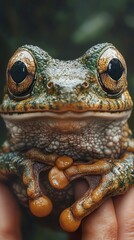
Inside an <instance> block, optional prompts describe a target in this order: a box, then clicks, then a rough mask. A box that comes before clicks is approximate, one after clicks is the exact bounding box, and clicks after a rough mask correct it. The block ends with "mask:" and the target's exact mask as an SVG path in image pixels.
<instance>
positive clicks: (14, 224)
mask: <svg viewBox="0 0 134 240" xmlns="http://www.w3.org/2000/svg"><path fill="white" fill-rule="evenodd" d="M84 187H85V188H86V186H84V185H83V183H82V184H81V185H80V184H79V191H78V189H77V188H78V187H76V195H77V197H78V195H79V194H80V193H81V192H82V191H84ZM81 189H82V190H81ZM81 229H82V230H81V231H82V236H80V234H79V235H78V236H77V238H76V240H79V239H80V240H133V239H134V188H131V189H130V190H129V191H128V192H127V193H125V194H124V195H122V196H117V197H115V198H114V199H113V200H112V199H109V200H107V201H106V202H105V203H104V204H102V205H101V206H100V207H99V208H98V209H97V210H95V211H94V212H93V213H91V214H90V215H89V216H88V217H87V218H85V219H84V221H83V223H82V227H81ZM73 236H75V235H72V237H73ZM71 239H73V238H71ZM74 239H75V238H74ZM0 240H21V233H20V211H19V207H18V205H17V203H16V200H15V198H14V196H13V194H12V193H11V192H10V190H8V188H7V187H6V186H5V185H3V184H2V183H0Z"/></svg>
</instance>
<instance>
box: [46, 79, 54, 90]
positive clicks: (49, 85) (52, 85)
mask: <svg viewBox="0 0 134 240" xmlns="http://www.w3.org/2000/svg"><path fill="white" fill-rule="evenodd" d="M53 87H54V84H53V82H52V81H49V82H48V83H47V88H48V89H52V88H53Z"/></svg>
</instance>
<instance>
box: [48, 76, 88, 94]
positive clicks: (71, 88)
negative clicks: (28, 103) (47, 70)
mask: <svg viewBox="0 0 134 240" xmlns="http://www.w3.org/2000/svg"><path fill="white" fill-rule="evenodd" d="M88 86H89V83H88V82H87V81H85V80H84V81H82V80H81V79H73V80H71V79H70V78H69V79H68V78H61V79H58V80H57V79H54V80H50V81H49V82H48V83H47V88H48V90H49V91H56V92H57V93H59V94H62V93H72V92H79V91H82V90H84V89H86V88H88Z"/></svg>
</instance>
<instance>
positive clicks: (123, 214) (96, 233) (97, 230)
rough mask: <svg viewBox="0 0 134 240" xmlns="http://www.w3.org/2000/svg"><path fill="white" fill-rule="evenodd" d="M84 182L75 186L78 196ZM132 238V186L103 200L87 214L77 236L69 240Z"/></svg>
mask: <svg viewBox="0 0 134 240" xmlns="http://www.w3.org/2000/svg"><path fill="white" fill-rule="evenodd" d="M86 188H87V187H86V185H85V183H80V182H79V184H78V185H77V186H76V188H75V195H76V197H77V198H78V197H79V196H80V195H82V192H85V190H86ZM76 234H77V233H76ZM73 239H74V240H134V188H131V189H130V190H129V191H127V192H126V193H125V194H123V195H120V196H116V197H114V198H113V199H109V200H107V201H106V202H104V203H103V204H102V205H101V206H100V207H99V208H98V209H96V210H95V211H94V212H93V213H91V214H90V215H89V216H87V217H86V218H85V219H84V220H83V222H82V226H81V236H80V233H79V234H78V235H77V237H76V236H75V234H74V235H72V238H70V240H73Z"/></svg>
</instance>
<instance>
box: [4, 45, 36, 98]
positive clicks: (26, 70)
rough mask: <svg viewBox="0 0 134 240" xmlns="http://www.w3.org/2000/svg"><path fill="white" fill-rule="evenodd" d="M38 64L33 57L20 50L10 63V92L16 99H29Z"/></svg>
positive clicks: (8, 70)
mask: <svg viewBox="0 0 134 240" xmlns="http://www.w3.org/2000/svg"><path fill="white" fill-rule="evenodd" d="M35 72H36V64H35V60H34V58H33V56H32V55H31V53H29V52H28V51H27V50H25V49H19V50H18V51H17V52H15V53H14V55H13V56H12V57H11V59H10V60H9V62H8V66H7V85H8V91H9V93H10V94H11V95H13V96H14V97H16V98H17V97H21V98H25V97H27V96H28V95H29V94H30V92H31V91H32V88H33V85H34V82H35Z"/></svg>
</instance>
